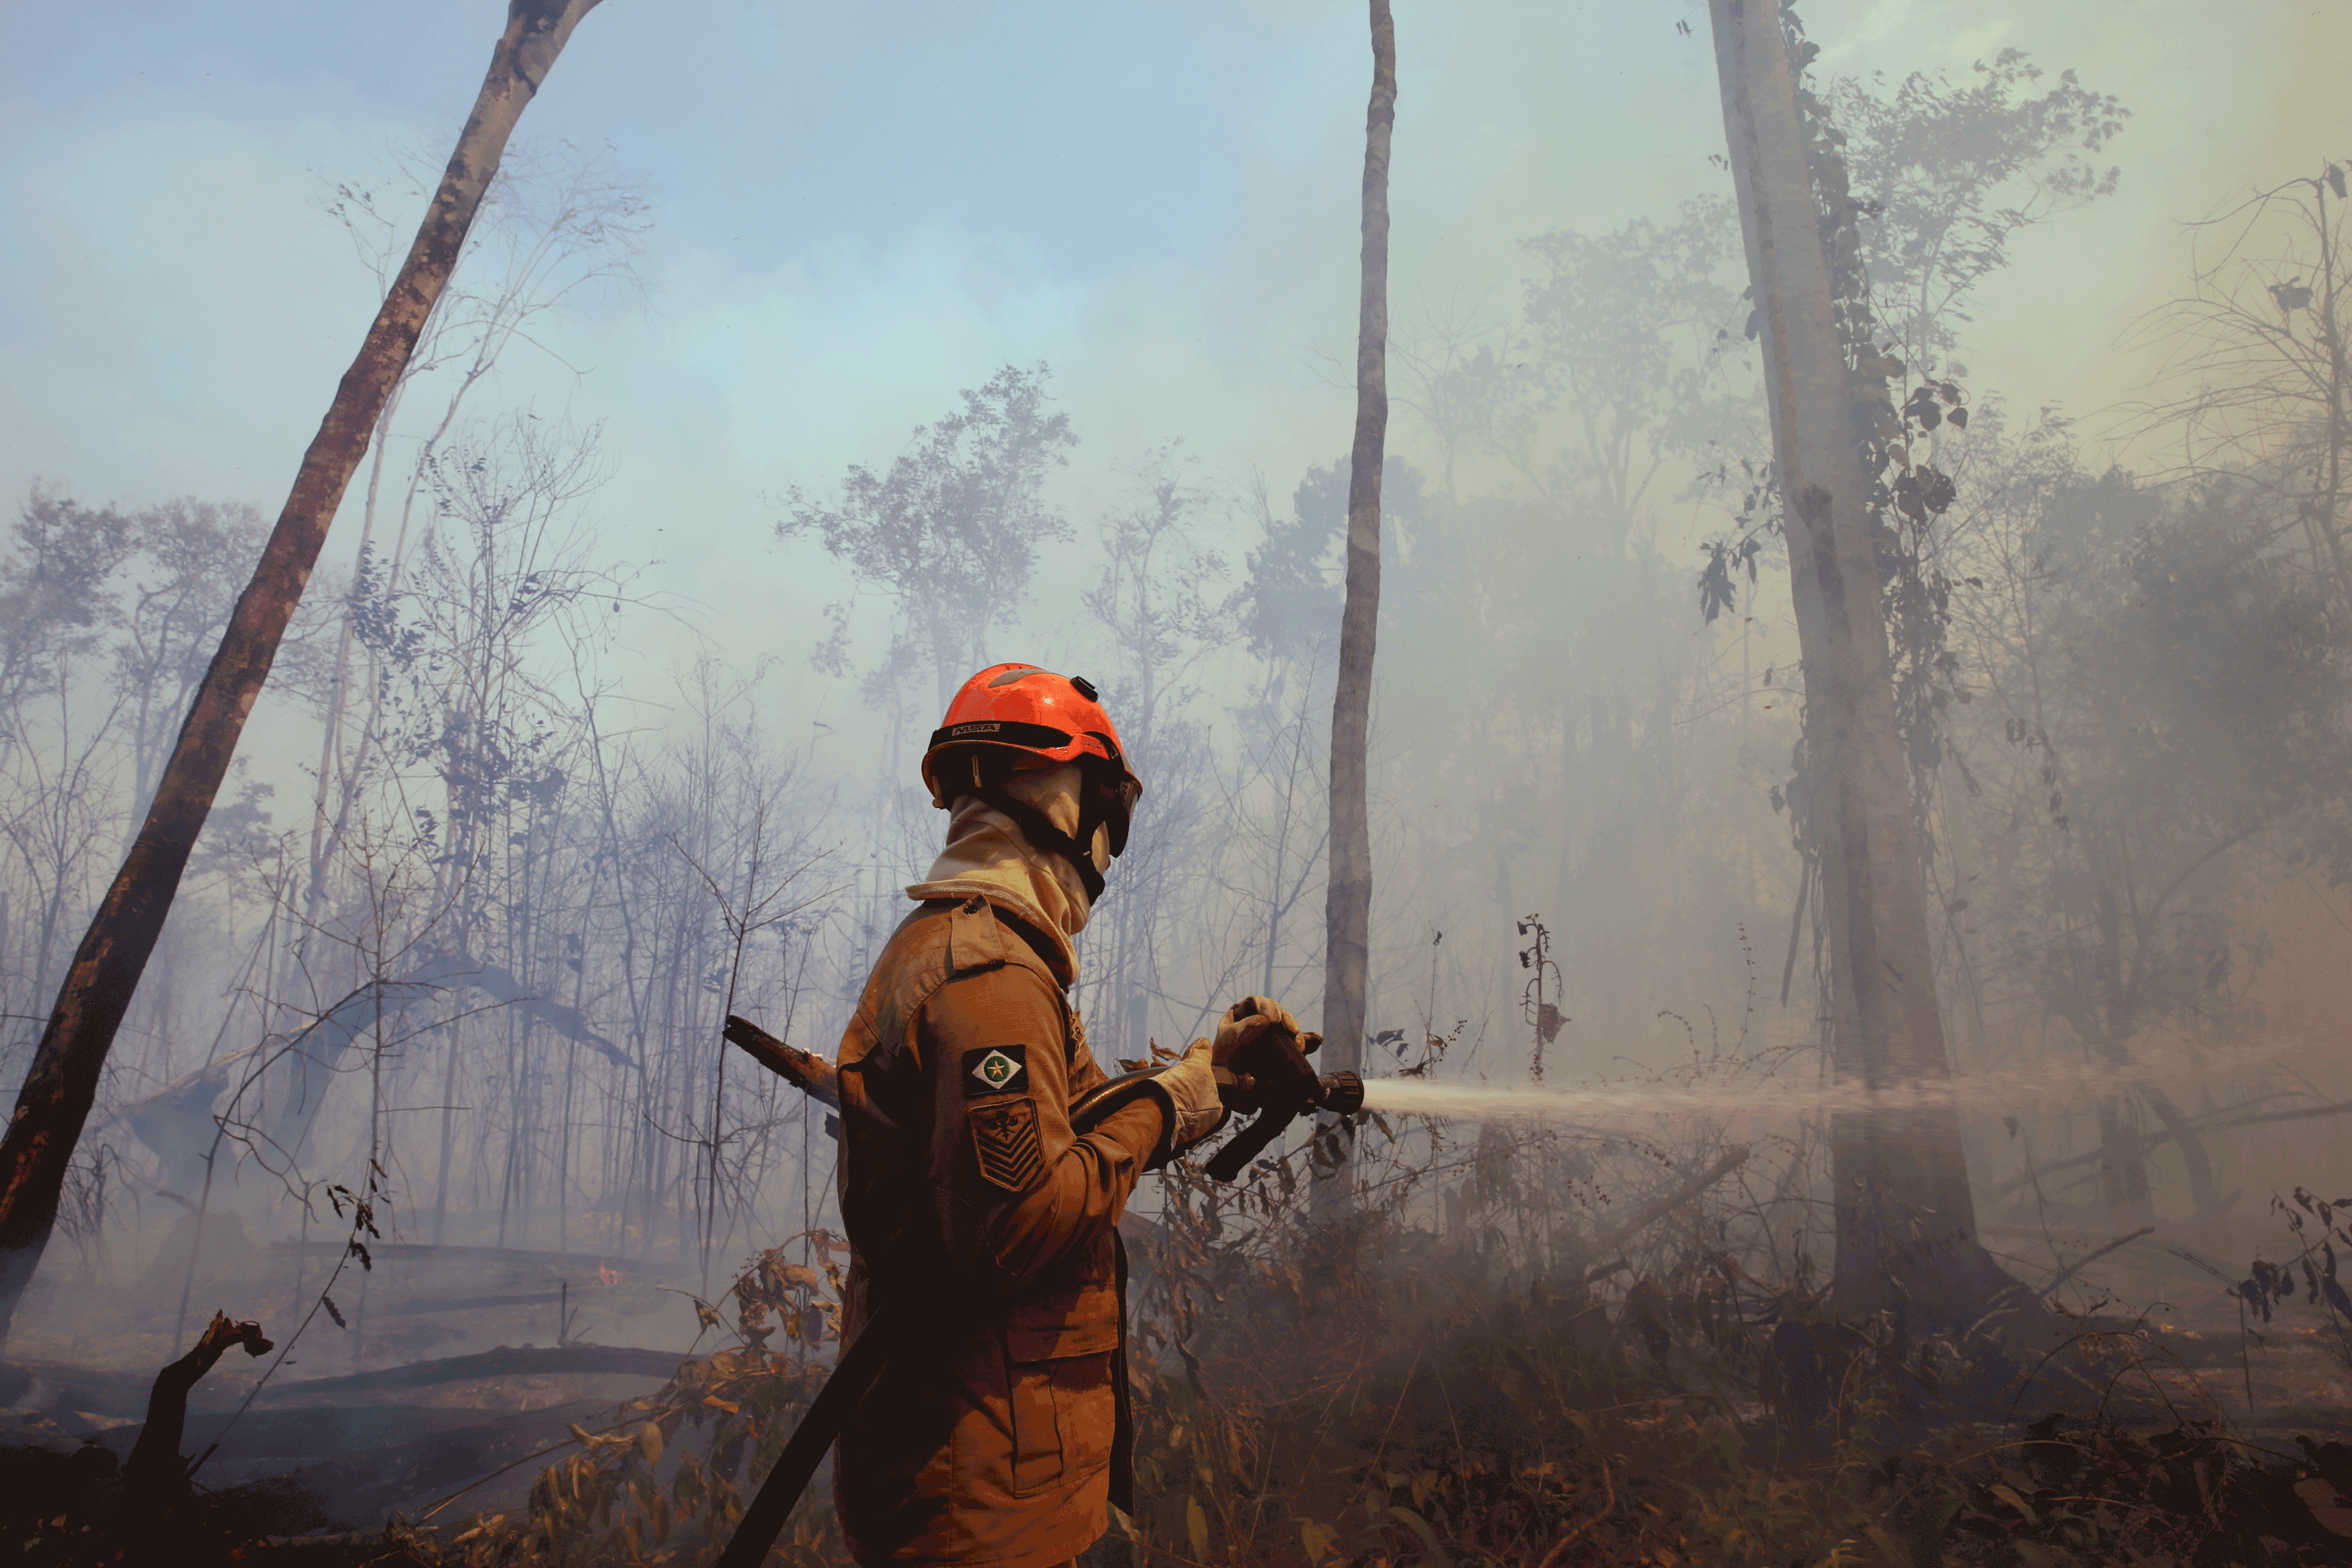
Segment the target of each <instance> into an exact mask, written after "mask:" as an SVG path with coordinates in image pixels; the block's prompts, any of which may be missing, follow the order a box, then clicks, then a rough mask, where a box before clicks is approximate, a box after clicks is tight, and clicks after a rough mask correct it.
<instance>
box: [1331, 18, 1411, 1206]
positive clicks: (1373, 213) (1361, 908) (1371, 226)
mask: <svg viewBox="0 0 2352 1568" xmlns="http://www.w3.org/2000/svg"><path fill="white" fill-rule="evenodd" d="M1371 16H1372V97H1371V103H1370V106H1369V107H1368V108H1367V109H1366V110H1365V111H1364V245H1363V282H1362V292H1361V295H1360V302H1359V313H1358V318H1357V326H1356V445H1355V449H1354V451H1353V452H1352V453H1351V454H1350V456H1349V466H1348V596H1347V602H1346V607H1345V608H1344V609H1342V610H1341V611H1340V613H1339V690H1338V693H1337V695H1336V696H1335V697H1334V698H1333V699H1332V702H1331V859H1330V875H1329V878H1328V881H1327V883H1326V888H1325V894H1324V906H1323V908H1324V914H1323V920H1324V953H1323V1041H1324V1045H1323V1048H1324V1049H1325V1050H1326V1051H1327V1052H1328V1053H1329V1059H1328V1061H1327V1062H1326V1063H1325V1065H1326V1066H1327V1067H1328V1068H1331V1069H1332V1070H1334V1071H1337V1070H1339V1069H1340V1068H1349V1069H1353V1068H1357V1067H1359V1066H1360V1065H1361V1063H1362V1059H1363V1046H1364V976H1365V971H1366V970H1367V969H1368V968H1369V967H1370V957H1371V923H1372V830H1371V818H1370V807H1369V806H1368V805H1367V804H1366V800H1365V773H1366V770H1367V752H1369V750H1370V729H1371V709H1372V642H1373V637H1374V634H1375V633H1376V632H1377V631H1378V629H1379V626H1380V615H1381V462H1382V460H1383V458H1385V456H1386V453H1387V447H1388V434H1389V377H1388V341H1389V137H1390V133H1391V132H1392V131H1393V130H1394V129H1395V126H1396V94H1397V88H1396V23H1395V21H1394V19H1393V18H1391V16H1390V15H1389V3H1388V0H1371ZM1354 1182H1355V1160H1354V1151H1353V1150H1352V1149H1348V1150H1345V1151H1343V1152H1342V1154H1341V1156H1340V1164H1339V1170H1338V1171H1337V1172H1336V1173H1334V1174H1333V1176H1332V1179H1331V1181H1330V1182H1329V1183H1328V1184H1326V1185H1323V1186H1320V1187H1318V1194H1329V1196H1328V1197H1326V1198H1325V1199H1324V1202H1325V1203H1326V1204H1327V1205H1328V1204H1331V1203H1334V1202H1337V1203H1339V1204H1341V1205H1345V1204H1346V1203H1348V1202H1349V1201H1350V1200H1351V1198H1352V1194H1353V1191H1354Z"/></svg>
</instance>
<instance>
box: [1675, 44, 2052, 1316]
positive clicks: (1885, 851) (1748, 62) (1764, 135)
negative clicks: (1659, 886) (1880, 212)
mask: <svg viewBox="0 0 2352 1568" xmlns="http://www.w3.org/2000/svg"><path fill="white" fill-rule="evenodd" d="M1710 9H1711V11H1712V13H1713V18H1714V29H1715V46H1716V62H1717V68H1718V71H1719V74H1720V78H1721V84H1722V91H1723V117H1724V127H1725V130H1726V131H1727V133H1728V136H1729V140H1730V150H1731V168H1732V175H1733V179H1734V182H1735V184H1736V185H1737V187H1738V198H1739V212H1740V220H1741V228H1742V230H1743V232H1744V234H1745V236H1746V240H1747V248H1748V272H1749V276H1750V278H1751V279H1752V281H1753V285H1754V289H1755V296H1756V303H1757V311H1758V316H1759V326H1760V328H1761V333H1760V336H1761V342H1762V346H1763V350H1764V380H1765V386H1766V390H1767V394H1768V397H1769V403H1770V407H1771V416H1772V437H1773V448H1774V455H1775V460H1776V462H1777V464H1778V470H1779V480H1780V496H1781V502H1782V508H1783V518H1782V526H1783V528H1784V530H1785V531H1786V533H1787V537H1788V542H1789V563H1790V582H1791V585H1792V590H1793V596H1794V598H1795V603H1796V615H1797V636H1798V644H1799V647H1800V650H1801V655H1802V658H1803V661H1804V688H1805V745H1806V754H1807V759H1808V770H1809V775H1810V782H1809V787H1808V789H1807V791H1806V795H1807V799H1806V801H1805V803H1804V809H1806V810H1807V812H1808V813H1809V821H1808V823H1807V824H1806V832H1807V834H1808V836H1809V837H1810V839H1811V846H1812V847H1813V849H1814V852H1815V854H1816V855H1817V857H1818V861H1819V875H1820V887H1821V895H1822V915H1823V921H1822V923H1823V925H1824V926H1825V927H1826V928H1827V930H1828V932H1829V938H1830V942H1829V946H1830V1006H1829V1022H1830V1030H1831V1039H1832V1061H1833V1064H1834V1066H1835V1068H1836V1075H1837V1079H1838V1081H1839V1083H1840V1086H1841V1087H1842V1088H1853V1089H1864V1090H1866V1091H1900V1095H1901V1098H1900V1099H1899V1100H1896V1101H1895V1104H1896V1105H1898V1106H1899V1109H1881V1108H1878V1107H1875V1106H1873V1107H1870V1108H1867V1109H1848V1110H1839V1111H1838V1112H1836V1113H1835V1114H1834V1116H1833V1119H1832V1151H1833V1154H1832V1181H1833V1183H1834V1186H1835V1193H1834V1205H1835V1213H1836V1218H1837V1272H1836V1289H1835V1292H1834V1300H1835V1304H1836V1307H1837V1309H1838V1310H1839V1311H1840V1313H1841V1314H1843V1315H1854V1314H1859V1313H1865V1312H1871V1311H1877V1310H1886V1309H1904V1308H1907V1309H1908V1310H1909V1311H1910V1312H1911V1314H1912V1316H1913V1317H1914V1319H1915V1320H1927V1319H1931V1318H1936V1317H1938V1316H1940V1315H1943V1314H1945V1313H1948V1312H1959V1313H1964V1314H1966V1315H1968V1316H1969V1317H1971V1318H1973V1317H1974V1316H1976V1315H1978V1314H1979V1313H1980V1312H1981V1310H1983V1308H1984V1306H1985V1305H1986V1304H1987V1303H1989V1302H1990V1300H1993V1299H1995V1298H1997V1297H2000V1296H2001V1295H2003V1294H2004V1293H2005V1292H2007V1291H2009V1290H2011V1289H2014V1288H2015V1286H2014V1282H2013V1281H2012V1280H2011V1279H2009V1277H2008V1276H2007V1275H2006V1274H2005V1273H2003V1272H2002V1270H2001V1269H2000V1267H1999V1265H1997V1264H1995V1263H1994V1262H1993V1261H1992V1258H1991V1257H1990V1254H1988V1253H1987V1252H1986V1251H1985V1250H1984V1248H1983V1247H1982V1245H1981V1244H1980V1243H1979V1242H1978V1240H1977V1238H1976V1210H1975V1204H1974V1200H1973V1198H1972V1196H1971V1194H1970V1192H1969V1177H1968V1164H1967V1161H1966V1159H1965V1157H1964V1155H1963V1152H1962V1150H1961V1145H1960V1127H1959V1116H1958V1110H1957V1109H1955V1108H1954V1107H1953V1106H1952V1105H1951V1104H1950V1103H1949V1102H1948V1101H1947V1102H1945V1103H1942V1104H1940V1105H1939V1104H1937V1103H1935V1102H1934V1100H1933V1098H1932V1090H1933V1089H1934V1087H1935V1086H1937V1085H1938V1084H1941V1083H1943V1082H1945V1081H1946V1080H1948V1079H1949V1078H1950V1076H1951V1068H1950V1062H1949V1060H1948V1056H1947V1053H1946V1047H1945V1041H1944V1026H1943V1017H1942V1014H1941V1012H1940V1010H1939V1008H1938V1006H1937V998H1936V983H1935V972H1934V952H1933V950H1932V948H1931V946H1930V944H1929V941H1928V934H1927V889H1926V879H1925V874H1924V868H1923V865H1922V861H1921V856H1920V845H1919V838H1918V833H1917V828H1916V823H1915V821H1914V818H1913V816H1912V801H1911V790H1910V784H1909V779H1908V775H1907V773H1906V769H1905V763H1904V755H1903V741H1902V736H1901V733H1900V731H1899V730H1898V729H1897V726H1896V722H1895V690H1894V669H1893V663H1892V659H1891V658H1890V655H1889V652H1888V647H1887V637H1886V623H1885V614H1884V611H1883V609H1882V608H1881V592H1882V588H1883V584H1882V581H1881V576H1880V571H1879V563H1878V558H1877V554H1876V552H1875V548H1874V541H1873V538H1872V527H1871V524H1872V519H1871V511H1870V505H1869V494H1868V489H1867V486H1866V483H1865V480H1864V473H1863V467H1862V461H1861V453H1860V449H1859V447H1858V446H1857V444H1856V441H1855V438H1854V428H1853V415H1852V409H1853V406H1854V403H1855V393H1856V388H1855V387H1854V386H1853V384H1850V381H1849V376H1850V374H1851V373H1850V372H1849V370H1848V367H1847V364H1846V362H1845V357H1844V354H1843V350H1842V347H1841V343H1840V339H1839V335H1838V321H1837V314H1836V302H1835V299H1834V295H1833V289H1832V279H1831V274H1830V260H1829V256H1828V252H1827V250H1826V247H1824V245H1823V243H1822V216H1821V213H1820V210H1819V208H1818V207H1817V205H1816V204H1815V202H1814V199H1813V187H1812V180H1811V174H1810V172H1809V170H1808V168H1807V164H1806V157H1805V153H1806V146H1805V134H1806V132H1805V127H1804V126H1803V124H1802V123H1801V121H1800V119H1799V117H1798V110H1797V102H1796V84H1795V79H1794V77H1793V74H1792V71H1791V69H1790V61H1789V56H1788V49H1787V45H1786V40H1785V37H1784V35H1783V32H1782V23H1781V17H1780V4H1779V0H1710ZM1922 1090H1927V1091H1929V1092H1928V1093H1927V1094H1924V1095H1923V1094H1922V1093H1921V1091H1922Z"/></svg>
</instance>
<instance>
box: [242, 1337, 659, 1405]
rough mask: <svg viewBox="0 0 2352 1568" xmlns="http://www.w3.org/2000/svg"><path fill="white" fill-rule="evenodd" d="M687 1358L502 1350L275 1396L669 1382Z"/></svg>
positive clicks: (599, 1350) (589, 1350)
mask: <svg viewBox="0 0 2352 1568" xmlns="http://www.w3.org/2000/svg"><path fill="white" fill-rule="evenodd" d="M685 1359H686V1356H685V1354H684V1352H679V1351H648V1350H632V1349H630V1348H628V1347H626V1346H624V1345H557V1346H552V1347H550V1348H546V1349H541V1348H538V1347H535V1346H530V1345H525V1346H521V1347H520V1348H517V1347H514V1346H510V1345H500V1346H499V1348H498V1349H496V1350H494V1351H482V1352H478V1353H476V1354H474V1355H459V1356H445V1357H443V1358H441V1359H440V1360H438V1361H417V1362H411V1363H408V1364H407V1365H406V1366H391V1367H386V1368H384V1369H383V1371H381V1372H356V1373H351V1374H349V1375H348V1376H344V1377H314V1378H311V1379H310V1381H308V1382H306V1383H281V1384H278V1385H277V1387H275V1388H273V1389H272V1390H271V1391H270V1392H271V1393H272V1394H276V1395H278V1396H279V1397H281V1398H287V1399H292V1398H296V1397H307V1396H309V1395H311V1394H359V1393H365V1392H371V1391H374V1390H380V1389H388V1388H430V1387H433V1386H434V1385H436V1384H444V1383H470V1382H472V1381H474V1380H476V1379H478V1378H485V1377H546V1376H549V1375H551V1374H553V1373H633V1374H635V1375H637V1376H640V1377H668V1376H669V1375H671V1374H672V1373H675V1372H677V1363H680V1362H682V1361H684V1360H685Z"/></svg>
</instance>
